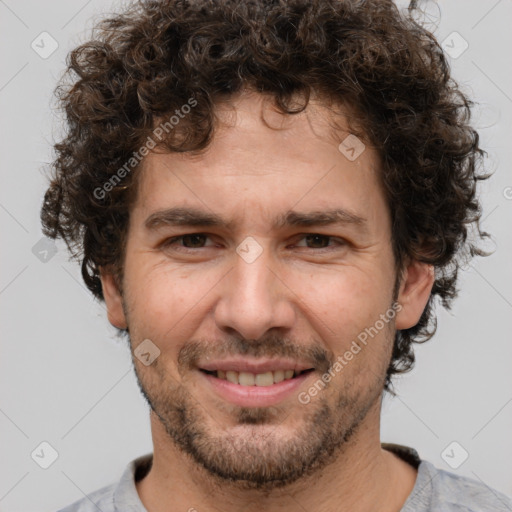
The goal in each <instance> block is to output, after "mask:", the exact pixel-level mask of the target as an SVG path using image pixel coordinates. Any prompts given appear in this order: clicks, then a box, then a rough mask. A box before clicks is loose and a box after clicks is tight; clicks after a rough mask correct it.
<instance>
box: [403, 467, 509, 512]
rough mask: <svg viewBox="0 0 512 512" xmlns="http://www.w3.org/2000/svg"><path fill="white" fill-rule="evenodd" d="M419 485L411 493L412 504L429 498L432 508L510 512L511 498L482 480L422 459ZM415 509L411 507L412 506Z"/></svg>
mask: <svg viewBox="0 0 512 512" xmlns="http://www.w3.org/2000/svg"><path fill="white" fill-rule="evenodd" d="M417 484H418V485H416V486H415V487H414V489H413V492H412V493H411V496H410V500H411V505H412V504H414V503H415V501H418V504H419V503H422V504H423V503H426V501H427V500H428V501H429V502H430V503H429V505H430V507H429V508H428V510H431V511H443V512H462V511H464V512H501V511H503V512H511V511H512V499H511V498H509V497H507V496H505V495H504V494H502V493H500V492H498V491H496V490H495V489H492V488H491V487H489V486H487V485H486V484H485V483H484V482H482V481H480V480H475V479H473V478H469V477H465V476H461V475H457V474H455V473H452V472H450V471H445V470H443V469H438V468H436V467H435V466H434V465H433V464H432V463H430V462H428V461H426V460H422V462H421V465H420V467H419V471H418V482H417ZM411 510H412V509H411Z"/></svg>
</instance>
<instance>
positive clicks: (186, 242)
mask: <svg viewBox="0 0 512 512" xmlns="http://www.w3.org/2000/svg"><path fill="white" fill-rule="evenodd" d="M207 238H208V236H207V235H205V234H203V233H190V234H187V235H181V236H175V237H173V238H169V239H168V240H165V241H164V242H163V244H162V246H163V247H169V246H173V245H176V242H179V241H181V242H182V243H183V245H179V246H178V247H182V248H185V249H201V248H203V247H205V245H204V243H205V241H206V239H207ZM207 247H208V246H207Z"/></svg>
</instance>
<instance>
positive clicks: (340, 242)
mask: <svg viewBox="0 0 512 512" xmlns="http://www.w3.org/2000/svg"><path fill="white" fill-rule="evenodd" d="M187 236H201V237H206V238H210V237H209V236H208V235H207V234H206V233H187V234H185V235H180V236H175V237H172V238H168V239H167V240H165V241H164V242H163V243H162V244H161V247H163V248H167V247H171V246H173V245H174V244H175V242H177V241H179V240H182V241H183V239H184V238H185V237H187ZM300 236H301V238H300V240H303V239H305V238H306V237H320V238H322V239H328V241H335V242H336V243H337V244H338V245H339V246H343V245H346V244H347V242H346V241H345V240H343V239H341V238H336V237H333V236H329V235H322V234H321V233H303V234H301V235H300ZM209 247H211V246H209ZM207 248H208V247H196V248H193V247H184V246H179V250H181V251H182V252H183V251H184V252H188V251H193V252H195V251H197V250H198V249H207ZM333 248H334V247H333V246H327V247H318V248H311V249H312V250H316V251H326V250H327V251H329V250H332V249H333ZM306 249H307V247H306Z"/></svg>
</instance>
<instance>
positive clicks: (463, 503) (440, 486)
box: [58, 443, 512, 512]
mask: <svg viewBox="0 0 512 512" xmlns="http://www.w3.org/2000/svg"><path fill="white" fill-rule="evenodd" d="M382 447H383V448H385V449H386V450H389V451H392V452H393V453H396V454H397V455H398V456H400V457H401V458H402V459H404V460H405V461H406V462H408V463H409V464H412V465H413V466H414V467H416V468H417V470H418V475H417V477H416V483H415V484H414V488H413V490H412V492H411V494H410V495H409V497H408V498H407V501H406V502H405V503H404V506H403V507H402V509H401V511H400V512H512V500H511V499H510V498H508V497H507V496H505V495H504V494H501V493H499V492H498V491H496V490H494V489H491V488H490V487H488V486H487V485H485V484H484V483H482V482H478V481H476V480H473V479H471V478H467V477H463V476H459V475H456V474H454V473H451V472H448V471H444V470H440V469H437V468H436V467H434V466H433V465H432V464H431V463H430V462H428V461H426V460H422V459H420V457H419V455H418V453H417V452H416V450H414V449H413V448H409V447H407V446H402V445H397V444H391V443H382ZM152 457H153V455H152V454H151V453H149V454H147V455H144V456H142V457H139V458H137V459H135V460H133V461H132V462H130V464H128V466H127V467H126V469H125V471H124V473H123V476H122V477H121V480H119V482H117V483H114V484H111V485H108V486H106V487H103V488H102V489H98V490H97V491H95V492H93V493H91V494H89V496H86V497H84V498H82V499H81V500H78V501H76V502H75V503H73V504H71V505H69V506H68V507H66V508H63V509H61V510H59V511H58V512H98V510H101V512H147V510H146V509H145V508H144V505H143V504H142V502H141V501H140V498H139V495H138V494H137V489H136V487H135V481H139V480H141V479H142V478H144V476H145V475H146V474H147V473H148V471H149V469H150V468H151V462H152Z"/></svg>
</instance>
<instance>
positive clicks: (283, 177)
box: [102, 91, 434, 512]
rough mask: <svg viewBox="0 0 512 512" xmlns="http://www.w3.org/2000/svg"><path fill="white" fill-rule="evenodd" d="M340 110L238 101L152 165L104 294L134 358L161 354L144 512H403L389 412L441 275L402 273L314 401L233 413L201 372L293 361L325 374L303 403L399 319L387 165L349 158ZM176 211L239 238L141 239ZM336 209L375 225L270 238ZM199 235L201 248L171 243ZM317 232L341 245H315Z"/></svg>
mask: <svg viewBox="0 0 512 512" xmlns="http://www.w3.org/2000/svg"><path fill="white" fill-rule="evenodd" d="M334 115H335V114H332V113H331V111H329V110H327V109H326V108H325V107H324V106H323V104H322V103H321V102H320V101H316V100H315V99H314V98H313V101H312V102H311V103H310V105H309V106H308V108H307V109H306V111H305V112H303V113H301V114H299V115H294V116H285V115H281V114H278V113H277V112H276V111H275V110H273V109H272V107H271V105H270V102H268V100H267V99H266V98H265V97H264V96H262V95H259V94H257V93H253V92H249V91H244V92H242V93H241V94H239V95H237V96H236V97H232V98H231V99H230V101H229V103H225V104H222V105H219V106H218V118H219V126H218V127H217V130H216V132H215V136H214V138H213V142H212V144H211V145H210V146H209V148H208V150H207V151H206V152H204V153H202V154H199V155H191V154H190V153H180V154H150V155H148V156H147V157H146V159H145V161H144V162H143V167H142V170H141V174H140V176H139V178H140V179H139V189H138V194H137V199H136V201H135V204H134V206H133V210H132V211H131V213H130V225H129V231H128V235H127V245H126V254H125V261H124V264H125V265H124V274H123V280H122V286H121V289H120V287H118V286H117V285H116V281H115V279H114V278H113V275H112V273H110V272H109V270H108V269H103V271H102V285H103V291H104V296H105V302H106V305H107V310H108V316H109V320H110V322H111V323H112V324H113V325H114V326H116V327H119V328H126V327H128V328H129V332H130V343H131V347H132V349H133V350H135V349H136V347H137V346H138V345H139V344H140V343H141V342H142V341H143V340H145V339H150V340H151V341H152V342H153V343H154V344H155V345H156V346H157V347H158V348H159V350H160V355H159V356H158V357H157V358H156V360H155V361H154V362H153V363H152V364H151V365H149V366H145V365H143V364H142V363H141V362H140V361H139V360H138V359H137V358H134V365H135V370H136V374H137V379H138V382H139V386H140V388H141V391H142V393H143V394H144V396H145V397H146V399H147V400H148V402H149V403H150V405H151V409H152V410H151V415H150V418H151V429H152V437H153V444H154V457H153V466H152V468H151V471H150V472H149V474H148V475H147V476H146V477H145V478H144V479H143V480H142V481H140V482H138V483H137V491H138V493H139V496H140V498H141V501H142V502H143V504H144V506H145V507H146V509H147V510H148V511H149V512H160V511H162V512H163V511H168V510H169V504H170V503H172V504H173V509H174V510H183V511H185V510H189V509H191V508H194V509H196V510H197V511H199V512H210V511H222V512H239V511H240V510H244V511H246V512H257V511H258V512H259V511H261V510H267V511H270V512H278V511H285V510H290V509H291V507H293V508H294V509H297V508H298V509H299V510H300V509H303V510H307V511H308V512H317V511H318V512H320V511H322V512H330V511H332V512H334V511H336V512H341V511H351V512H366V511H374V510H377V509H378V510H380V511H383V512H391V511H399V510H400V509H401V507H402V505H403V504H404V502H405V501H406V499H407V496H408V495H409V494H410V493H411V491H412V489H413V486H414V482H415V479H416V470H415V469H414V468H413V467H412V466H410V465H409V464H407V463H406V462H404V461H402V460H401V459H399V458H398V457H397V456H396V455H394V454H392V453H391V452H388V451H386V450H383V449H382V448H381V445H380V432H379V431H380V408H381V401H382V395H383V386H384V378H385V374H386V369H387V367H388V364H389V361H390V358H391V350H392V345H393V338H394V333H395V330H396V329H406V328H409V327H412V326H414V325H415V324H416V323H417V322H418V320H419V318H420V316H421V313H422V311H423V309H424V307H425V305H426V303H427V300H428V298H429V295H430V291H431V288H432V285H433V281H434V274H433V269H432V267H431V266H429V265H426V264H422V263H420V262H417V261H410V262H407V264H406V268H405V270H404V274H403V279H402V281H401V282H400V287H399V290H398V296H397V297H396V298H397V301H398V303H399V304H400V306H401V309H400V311H399V312H398V313H397V314H396V316H395V318H394V319H393V320H392V321H389V322H388V323H387V324H386V325H385V327H384V328H382V329H381V330H380V331H379V332H378V334H377V335H375V336H374V337H373V338H371V340H370V342H369V343H368V344H367V345H365V346H362V350H361V351H360V352H359V353H358V354H357V355H355V356H354V358H353V359H352V360H351V361H349V362H348V363H347V364H346V365H345V366H344V367H343V369H342V370H341V371H339V372H338V373H336V376H335V377H334V378H333V379H332V380H331V381H330V382H329V384H328V385H327V386H326V387H325V389H322V390H321V391H320V392H319V393H318V394H317V395H316V396H314V397H312V399H311V401H310V402H309V403H308V404H304V403H301V402H300V401H299V400H298V396H297V395H296V394H293V396H291V397H289V398H286V399H285V400H283V401H282V402H280V403H279V404H278V405H277V406H273V407H259V408H257V407H252V408H250V407H240V406H237V405H233V404H231V403H229V402H227V401H224V400H222V399H221V398H219V396H218V395H216V394H215V393H214V392H213V391H212V389H211V388H210V386H209V385H208V383H207V382H205V379H204V376H203V375H202V374H201V373H200V372H199V371H198V370H197V367H196V366H194V365H197V363H198V361H199V360H205V359H207V358H208V357H222V356H223V355H227V354H230V355H237V354H245V355H246V356H247V357H249V356H251V357H264V356H268V357H280V356H293V357H296V358H300V359H303V360H305V361H307V362H308V363H311V366H312V367H314V368H315V371H314V372H313V373H311V374H310V375H309V376H308V379H307V381H306V382H304V383H303V386H302V387H301V391H304V390H307V389H308V388H309V387H310V386H311V385H312V384H313V383H314V382H316V381H318V379H319V378H320V377H321V376H322V374H323V373H324V372H325V371H326V370H327V369H328V368H329V366H330V365H331V364H332V363H333V362H334V361H335V359H336V357H338V356H339V355H343V354H344V353H345V352H346V351H347V350H348V349H349V347H350V345H351V343H352V341H353V340H356V339H357V336H358V334H359V333H361V332H362V331H364V329H365V328H367V327H370V326H373V325H374V324H375V322H376V320H378V319H379V315H381V314H384V313H386V311H389V310H390V307H391V305H392V303H393V294H392V291H393V285H394V284H395V279H396V273H395V267H394V258H393V253H392V247H391V225H390V213H389V209H388V207H387V205H386V202H385V198H384V193H383V189H382V187H381V185H380V182H379V180H378V172H379V159H378V155H377V153H376V152H375V151H374V150H373V149H372V148H371V147H370V146H369V145H367V146H366V149H365V150H364V151H363V153H362V154H361V155H360V156H359V157H358V158H357V159H356V160H354V161H349V160H348V159H347V158H346V157H345V156H344V155H343V154H342V153H341V152H340V151H339V150H338V144H339V143H340V142H341V141H342V140H343V139H344V138H345V137H346V136H347V135H348V133H349V132H348V131H347V130H346V124H344V123H345V121H344V117H343V116H342V115H341V114H338V115H337V116H336V117H335V118H334V117H333V116H334ZM262 116H264V118H265V120H266V123H265V122H263V121H262ZM333 120H335V121H336V122H337V123H338V125H337V126H338V128H337V129H333V126H332V124H331V122H332V121H333ZM269 125H270V126H269ZM344 126H345V128H343V127H344ZM276 128H279V129H276ZM175 206H186V207H196V208H200V209H202V210H203V211H206V212H209V213H212V212H213V213H216V214H219V215H221V216H222V217H224V218H226V219H228V220H229V221H231V222H232V226H231V227H230V229H226V228H222V227H211V226H209V227H204V226H190V227H189V226H179V227H176V226H161V227H159V228H158V229H154V230H149V229H147V228H146V227H145V222H146V219H147V218H148V217H149V216H150V215H151V214H153V213H154V212H156V211H158V210H162V209H166V208H170V207H175ZM332 208H344V209H346V210H348V211H350V212H352V213H354V214H357V215H358V216H360V217H363V218H364V219H366V222H365V223H364V226H365V228H364V229H363V227H362V226H359V225H352V224H351V225H347V224H339V225H331V226H308V227H307V228H304V227H302V226H300V227H296V226H295V227H293V226H291V227H290V226H288V227H281V228H277V229H274V228H273V227H272V224H273V220H274V217H275V216H276V215H279V214H283V213H286V212H287V211H289V210H291V209H293V210H294V211H300V212H306V211H319V210H324V209H332ZM190 233H196V234H201V233H204V234H205V235H206V236H205V237H200V238H199V239H197V238H192V239H190V238H185V239H181V240H178V241H177V242H174V244H171V245H167V246H165V245H163V242H164V241H166V240H169V239H170V238H172V237H175V236H182V235H186V234H190ZM316 233H318V234H321V235H324V236H325V237H332V238H327V239H326V238H320V241H318V239H315V238H314V237H313V240H311V238H306V235H308V234H316ZM248 236H251V237H253V238H254V239H255V240H257V242H258V243H259V245H260V246H261V248H262V253H261V254H260V256H259V257H258V258H257V259H256V260H255V261H253V262H252V263H247V262H246V261H245V260H244V259H243V258H241V257H240V256H239V255H238V254H237V252H236V248H237V246H239V245H240V244H241V243H242V241H243V240H244V239H245V238H246V237H248ZM324 246H327V247H324ZM121 290H122V292H121Z"/></svg>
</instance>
